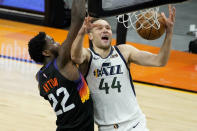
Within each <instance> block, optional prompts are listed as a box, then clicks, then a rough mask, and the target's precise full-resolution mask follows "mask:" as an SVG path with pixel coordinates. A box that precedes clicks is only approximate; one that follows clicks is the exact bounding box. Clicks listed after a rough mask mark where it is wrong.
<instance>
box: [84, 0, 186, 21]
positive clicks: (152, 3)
mask: <svg viewBox="0 0 197 131" xmlns="http://www.w3.org/2000/svg"><path fill="white" fill-rule="evenodd" d="M184 1H188V0H88V13H89V15H90V16H92V17H107V16H115V15H120V14H125V13H128V12H133V11H137V10H142V9H146V8H152V7H156V6H161V5H165V4H170V3H180V2H184Z"/></svg>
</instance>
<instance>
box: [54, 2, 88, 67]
mask: <svg viewBox="0 0 197 131" xmlns="http://www.w3.org/2000/svg"><path fill="white" fill-rule="evenodd" d="M84 18H85V0H73V3H72V9H71V26H70V29H69V33H68V35H67V38H66V40H65V41H64V42H63V43H62V46H61V47H60V49H59V56H58V58H57V64H58V67H59V68H62V67H64V65H65V64H66V63H67V62H68V61H70V60H71V57H70V50H71V46H72V43H73V41H74V39H75V38H76V36H77V33H78V31H79V29H80V28H81V25H82V24H83V20H84Z"/></svg>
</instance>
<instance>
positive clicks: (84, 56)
mask: <svg viewBox="0 0 197 131" xmlns="http://www.w3.org/2000/svg"><path fill="white" fill-rule="evenodd" d="M91 20H92V18H91V17H86V18H85V20H84V23H83V25H82V27H81V29H80V31H79V32H78V35H77V37H76V39H75V41H74V42H73V44H72V48H71V59H72V61H73V62H74V63H76V64H82V63H83V62H84V61H85V60H88V61H89V59H90V52H89V51H88V49H86V48H83V39H84V36H85V34H86V33H89V31H90V30H91V29H92V28H93V27H94V25H93V24H92V23H91Z"/></svg>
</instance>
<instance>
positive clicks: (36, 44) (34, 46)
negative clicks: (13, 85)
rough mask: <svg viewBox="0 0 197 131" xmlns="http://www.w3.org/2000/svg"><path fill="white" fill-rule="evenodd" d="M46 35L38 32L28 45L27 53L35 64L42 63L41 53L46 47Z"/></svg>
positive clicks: (42, 56)
mask: <svg viewBox="0 0 197 131" xmlns="http://www.w3.org/2000/svg"><path fill="white" fill-rule="evenodd" d="M45 38H46V33H45V32H39V34H38V35H36V36H35V37H33V38H32V39H31V40H30V41H29V44H28V51H29V55H30V57H31V59H33V60H34V61H35V62H38V63H43V62H44V55H43V54H42V51H43V49H44V47H45V45H46V40H45Z"/></svg>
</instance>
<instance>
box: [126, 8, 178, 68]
mask: <svg viewBox="0 0 197 131" xmlns="http://www.w3.org/2000/svg"><path fill="white" fill-rule="evenodd" d="M168 8H169V18H166V16H165V14H164V13H162V16H163V18H164V20H165V25H166V36H165V39H164V42H163V44H162V47H161V49H160V51H159V53H158V54H152V53H150V52H146V51H139V50H138V49H136V48H134V47H128V50H129V52H128V53H127V54H128V62H129V63H130V62H134V63H136V64H140V65H144V66H164V65H166V64H167V62H168V59H169V56H170V50H171V46H172V35H173V27H174V22H175V13H176V10H175V7H173V8H172V7H171V5H169V7H168Z"/></svg>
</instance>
